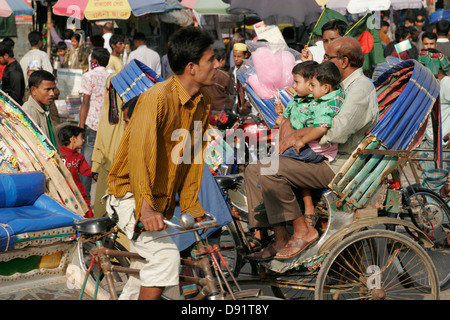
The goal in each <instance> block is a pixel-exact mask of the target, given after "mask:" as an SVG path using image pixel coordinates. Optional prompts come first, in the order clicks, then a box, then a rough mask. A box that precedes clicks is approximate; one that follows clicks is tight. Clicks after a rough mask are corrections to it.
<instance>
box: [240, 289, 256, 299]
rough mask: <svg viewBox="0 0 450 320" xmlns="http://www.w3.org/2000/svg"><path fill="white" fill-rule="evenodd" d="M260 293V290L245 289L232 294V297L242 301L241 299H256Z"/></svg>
mask: <svg viewBox="0 0 450 320" xmlns="http://www.w3.org/2000/svg"><path fill="white" fill-rule="evenodd" d="M261 293H262V290H261V289H247V290H241V291H237V292H233V295H234V297H235V298H236V299H242V298H251V297H258V296H260V295H261Z"/></svg>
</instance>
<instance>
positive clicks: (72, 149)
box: [58, 125, 96, 218]
mask: <svg viewBox="0 0 450 320" xmlns="http://www.w3.org/2000/svg"><path fill="white" fill-rule="evenodd" d="M83 133H84V129H81V128H80V127H77V126H71V125H68V126H65V127H63V128H61V130H60V131H59V133H58V138H59V141H60V143H61V147H59V152H60V154H61V158H62V161H63V162H64V164H65V165H66V167H67V169H69V171H70V173H71V174H72V178H73V180H74V181H75V184H76V185H77V187H78V189H79V190H80V192H81V195H82V196H83V198H84V200H85V201H86V204H87V206H88V208H89V211H88V212H87V213H86V215H85V218H92V217H93V214H92V209H91V203H90V202H89V199H88V197H87V194H86V189H85V188H84V186H83V184H82V183H81V180H80V177H79V175H78V174H79V173H80V174H81V175H83V176H85V177H89V178H93V179H94V180H95V179H96V178H95V177H94V176H93V175H92V172H91V167H90V166H89V163H88V162H87V161H86V159H85V158H84V156H83V155H82V154H81V153H79V152H78V151H77V150H78V149H81V148H82V147H83V144H84V138H83Z"/></svg>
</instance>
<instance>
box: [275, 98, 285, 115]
mask: <svg viewBox="0 0 450 320" xmlns="http://www.w3.org/2000/svg"><path fill="white" fill-rule="evenodd" d="M284 109H286V108H285V107H284V105H283V104H282V103H281V101H280V100H278V101H277V102H276V104H275V112H276V113H277V114H278V115H281V114H283V112H284Z"/></svg>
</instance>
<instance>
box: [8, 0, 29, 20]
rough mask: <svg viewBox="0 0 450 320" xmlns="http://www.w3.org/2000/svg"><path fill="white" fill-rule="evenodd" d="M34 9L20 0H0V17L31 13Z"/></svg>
mask: <svg viewBox="0 0 450 320" xmlns="http://www.w3.org/2000/svg"><path fill="white" fill-rule="evenodd" d="M33 13H34V9H33V8H32V7H30V6H29V5H27V4H26V3H25V2H23V1H22V0H20V1H19V0H0V17H9V16H10V15H11V14H14V15H15V16H19V15H32V14H33Z"/></svg>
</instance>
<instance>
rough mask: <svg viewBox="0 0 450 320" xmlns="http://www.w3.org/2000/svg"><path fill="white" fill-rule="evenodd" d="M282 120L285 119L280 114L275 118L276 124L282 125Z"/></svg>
mask: <svg viewBox="0 0 450 320" xmlns="http://www.w3.org/2000/svg"><path fill="white" fill-rule="evenodd" d="M281 121H283V116H282V115H279V116H278V117H277V118H276V119H275V124H276V125H280V124H281Z"/></svg>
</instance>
